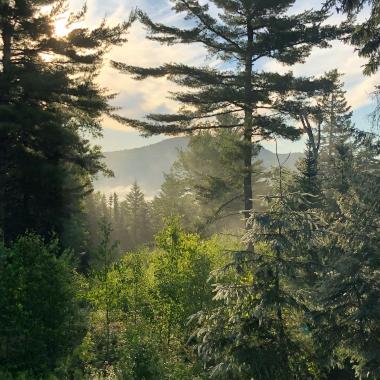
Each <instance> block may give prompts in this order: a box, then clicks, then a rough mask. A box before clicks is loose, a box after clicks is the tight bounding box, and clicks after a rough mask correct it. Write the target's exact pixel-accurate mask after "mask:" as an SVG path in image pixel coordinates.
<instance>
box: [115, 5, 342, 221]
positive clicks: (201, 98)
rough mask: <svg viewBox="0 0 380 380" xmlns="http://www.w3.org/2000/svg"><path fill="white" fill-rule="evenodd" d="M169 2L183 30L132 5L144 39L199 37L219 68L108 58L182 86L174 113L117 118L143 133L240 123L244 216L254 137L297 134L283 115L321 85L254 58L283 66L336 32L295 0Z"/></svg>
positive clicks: (137, 73)
mask: <svg viewBox="0 0 380 380" xmlns="http://www.w3.org/2000/svg"><path fill="white" fill-rule="evenodd" d="M172 3H173V9H174V11H175V12H176V13H184V14H185V17H186V19H187V20H190V21H191V26H190V27H189V28H188V29H185V28H179V27H172V26H167V25H163V24H160V23H155V22H154V21H152V20H151V19H150V18H149V16H148V15H147V14H145V13H144V12H142V11H139V12H138V15H139V19H140V21H141V22H142V23H143V24H144V25H145V26H146V27H147V29H148V31H149V36H148V38H149V39H151V40H154V41H158V42H160V43H163V44H169V45H174V44H179V43H183V44H192V43H200V44H202V45H203V46H204V47H205V48H206V49H207V50H208V53H209V54H210V56H213V57H215V58H218V59H221V60H223V62H224V67H225V69H223V68H221V69H217V68H210V67H192V66H186V65H183V64H166V65H163V66H160V67H157V68H142V67H135V66H129V65H127V64H123V63H117V62H114V66H115V67H116V68H117V69H119V70H120V71H122V72H125V73H128V74H131V75H132V76H133V77H134V78H135V79H138V80H142V79H144V78H147V77H165V76H166V77H168V79H170V80H171V81H173V82H174V83H176V84H179V85H181V86H183V87H184V88H185V89H187V90H188V91H178V92H176V93H173V94H172V97H173V99H174V100H176V101H178V102H179V103H180V104H181V108H180V110H179V112H178V113H176V114H164V115H163V114H151V115H148V116H147V119H148V120H147V121H141V120H131V119H127V118H122V117H120V118H119V119H120V120H122V121H124V122H125V123H127V124H128V125H130V126H132V127H135V128H138V129H140V130H142V131H143V133H146V134H159V133H166V134H179V133H191V132H194V131H199V130H213V129H230V128H237V129H239V131H240V135H241V137H242V140H243V144H242V155H243V157H244V178H243V183H242V184H241V186H242V189H243V193H244V216H245V219H246V221H248V219H249V215H250V210H251V209H252V155H251V153H252V144H254V143H255V141H254V140H255V138H256V137H257V136H260V137H261V138H262V137H269V136H273V135H280V136H284V137H287V138H291V139H295V138H297V137H298V136H299V132H300V131H299V129H297V128H296V127H294V126H292V125H290V124H289V123H288V116H289V114H291V115H292V116H293V117H295V118H299V117H300V116H301V115H300V114H303V117H304V116H305V115H304V114H305V113H306V112H309V111H310V110H311V107H306V108H305V106H303V103H304V100H305V98H309V97H310V96H312V95H314V94H315V92H316V91H317V90H319V89H320V88H321V86H322V83H321V82H319V81H311V80H308V79H307V78H306V79H305V78H295V77H293V75H292V74H291V73H287V74H285V75H280V74H278V73H274V72H265V71H263V70H262V66H261V65H260V63H261V62H262V60H263V59H273V60H275V61H277V62H280V63H283V64H287V65H292V64H295V63H297V62H302V61H303V60H304V59H305V58H306V57H307V56H308V55H309V54H310V52H311V49H312V48H313V47H314V46H315V47H327V46H328V41H329V40H333V39H335V38H336V37H337V35H339V34H340V32H339V31H338V28H337V27H335V26H328V25H322V24H323V23H324V21H325V20H326V19H327V17H328V12H327V11H323V10H321V11H305V12H302V13H299V14H290V13H289V10H290V9H291V8H292V6H293V5H294V3H295V0H274V1H269V2H268V1H261V0H210V1H209V2H207V3H206V4H205V5H201V4H200V2H199V1H197V0H173V1H172ZM210 6H215V7H217V9H218V11H219V15H218V16H215V17H214V16H213V15H212V13H211V11H210ZM287 95H291V100H292V102H290V103H289V102H288V103H287V106H285V103H284V100H285V99H286V98H287ZM289 105H291V107H288V106H289ZM263 111H266V112H265V113H264V112H263ZM222 114H233V115H235V116H236V117H237V120H238V121H236V122H234V123H233V124H232V125H231V124H223V125H218V124H216V123H215V116H217V115H222Z"/></svg>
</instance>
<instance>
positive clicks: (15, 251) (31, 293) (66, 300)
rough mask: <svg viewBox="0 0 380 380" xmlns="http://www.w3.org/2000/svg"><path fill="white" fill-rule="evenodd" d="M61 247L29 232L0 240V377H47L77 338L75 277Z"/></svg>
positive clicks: (79, 332) (81, 323)
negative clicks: (11, 240)
mask: <svg viewBox="0 0 380 380" xmlns="http://www.w3.org/2000/svg"><path fill="white" fill-rule="evenodd" d="M60 251H61V249H60V247H59V245H58V241H56V240H55V241H53V242H51V243H49V244H45V243H44V242H43V240H42V239H41V238H39V237H37V236H35V235H31V234H30V235H25V236H23V237H20V238H19V239H17V241H16V242H14V243H13V245H12V246H11V247H10V248H5V247H4V246H3V245H1V246H0V298H1V304H0V340H1V342H2V343H1V345H0V377H1V378H2V379H4V378H5V379H8V378H11V379H13V378H14V379H16V378H28V379H33V378H35V379H37V378H38V379H42V378H44V379H45V378H48V377H50V376H49V374H52V373H54V371H55V369H56V368H57V367H58V366H59V365H60V364H61V363H62V362H63V361H64V360H65V359H66V357H67V356H69V355H70V354H71V353H72V351H73V349H74V348H75V347H76V346H77V345H78V343H79V342H80V340H81V337H82V334H83V333H84V331H83V330H84V327H85V326H84V321H81V316H80V312H79V302H78V301H79V298H77V296H78V294H77V290H78V289H77V288H76V287H77V285H78V284H77V279H76V276H75V273H74V272H73V270H72V268H71V263H70V262H69V260H68V259H69V252H65V254H63V255H61V256H60V257H58V256H59V254H60ZM3 371H5V373H6V372H7V371H9V373H10V374H11V376H10V377H8V376H6V374H5V373H4V372H3ZM18 374H19V375H20V377H19V376H18ZM34 376H35V377H34Z"/></svg>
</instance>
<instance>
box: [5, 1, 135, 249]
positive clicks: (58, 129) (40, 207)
mask: <svg viewBox="0 0 380 380" xmlns="http://www.w3.org/2000/svg"><path fill="white" fill-rule="evenodd" d="M66 11H67V3H66V1H58V0H49V1H33V2H31V1H17V2H14V1H2V2H1V3H0V14H1V16H0V36H1V38H0V49H1V60H0V67H1V69H0V88H1V91H0V93H1V95H0V181H1V182H0V189H1V190H0V228H1V230H2V232H3V235H4V238H5V240H6V242H7V243H8V242H11V241H12V240H13V239H14V238H16V237H17V236H18V235H19V234H22V233H24V232H25V231H26V230H28V229H29V230H33V231H35V232H37V233H39V234H42V235H43V236H48V235H49V234H50V233H51V232H52V231H54V232H56V233H58V234H59V235H61V234H62V233H63V226H64V223H65V221H67V219H68V218H69V217H70V216H71V215H72V214H73V213H74V212H75V209H76V208H77V207H78V205H79V201H78V200H79V199H80V198H81V197H83V195H84V194H86V193H88V192H89V191H91V189H92V184H91V176H93V175H94V174H96V173H97V172H98V171H104V172H107V170H106V168H105V167H104V165H103V164H102V162H101V161H100V158H101V157H102V154H101V152H100V148H99V147H96V146H95V147H93V146H91V144H90V142H89V140H87V139H85V138H84V137H83V136H84V133H87V134H92V135H93V136H96V135H100V134H101V126H100V118H101V116H102V115H103V114H104V113H109V112H111V109H112V108H111V107H110V106H109V105H108V100H109V99H110V97H111V96H110V95H109V94H108V93H107V92H105V90H104V89H101V88H99V86H98V85H97V84H96V81H95V80H96V77H97V75H98V73H99V68H100V66H101V64H102V59H103V57H104V54H105V53H106V51H107V50H108V49H109V48H110V47H111V46H113V45H117V44H120V43H122V42H124V41H125V33H126V30H127V29H128V26H129V23H124V24H122V25H118V26H116V27H108V26H107V25H106V24H105V23H102V24H101V25H100V26H98V27H95V28H93V29H89V28H84V27H77V28H74V26H75V23H78V22H80V21H82V20H83V17H84V16H85V9H83V10H82V11H81V12H79V13H78V14H71V15H70V17H69V20H68V24H69V28H70V27H72V29H73V30H71V32H70V33H68V34H67V35H65V36H62V37H59V36H57V35H56V34H55V33H54V23H55V21H56V20H57V19H59V18H60V17H64V13H65V12H66ZM131 21H132V20H131Z"/></svg>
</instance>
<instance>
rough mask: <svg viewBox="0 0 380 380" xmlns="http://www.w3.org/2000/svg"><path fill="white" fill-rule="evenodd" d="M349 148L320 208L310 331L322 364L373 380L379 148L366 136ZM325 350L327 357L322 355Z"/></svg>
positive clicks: (375, 364) (375, 366) (376, 367)
mask: <svg viewBox="0 0 380 380" xmlns="http://www.w3.org/2000/svg"><path fill="white" fill-rule="evenodd" d="M354 148H355V149H354V150H353V154H352V158H351V167H352V173H351V177H350V181H349V182H348V183H347V187H346V188H345V189H344V191H341V189H340V188H337V189H335V190H333V191H330V192H328V193H327V194H326V197H327V202H326V206H325V207H324V209H323V210H321V219H323V220H324V223H325V226H326V227H325V231H323V233H322V234H321V235H320V238H319V242H318V243H319V251H320V256H321V261H322V263H323V264H324V265H323V267H322V268H321V270H320V271H319V280H318V281H317V282H316V288H315V296H314V300H316V301H318V302H317V304H316V308H315V313H314V315H315V331H314V332H315V335H316V341H317V343H318V347H319V349H320V352H321V353H322V357H323V358H324V360H325V361H324V363H325V365H326V366H331V365H332V366H335V367H337V368H342V367H343V368H346V371H348V372H350V371H351V372H354V371H355V373H356V378H359V379H360V378H368V379H376V378H378V377H379V371H378V370H379V368H380V366H379V362H378V357H379V356H378V349H379V346H380V342H379V339H378V336H379V332H378V326H379V320H380V315H379V312H378V310H379V302H378V297H377V296H375V293H377V292H378V289H379V287H380V283H379V279H378V276H377V275H376V273H378V271H379V259H378V252H379V242H380V240H379V238H380V236H379V204H380V203H379V194H380V193H379V185H380V182H379V159H378V157H379V156H378V154H379V148H378V142H377V141H376V140H375V139H374V138H373V137H372V138H370V136H368V137H367V141H366V142H365V143H361V144H360V145H358V144H357V145H356V146H354ZM337 175H338V176H339V175H340V173H339V169H338V173H337ZM326 348H328V349H327V350H326ZM327 352H331V353H332V354H331V355H327V357H326V353H327ZM353 377H354V376H353V375H352V378H353Z"/></svg>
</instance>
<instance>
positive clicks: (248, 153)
mask: <svg viewBox="0 0 380 380" xmlns="http://www.w3.org/2000/svg"><path fill="white" fill-rule="evenodd" d="M247 36H248V38H247V50H246V57H245V70H244V74H245V83H244V92H245V109H244V144H243V149H244V152H243V156H244V219H245V228H246V230H249V229H250V227H251V226H250V223H249V218H250V215H251V210H252V208H253V201H252V197H253V195H252V129H253V126H252V119H253V118H252V106H251V102H252V99H251V94H252V83H251V81H252V51H253V28H252V23H251V20H250V19H248V20H247Z"/></svg>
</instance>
